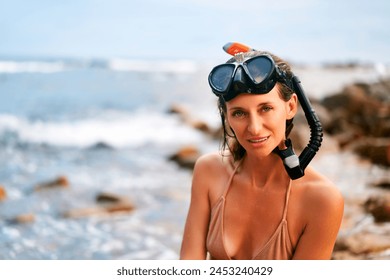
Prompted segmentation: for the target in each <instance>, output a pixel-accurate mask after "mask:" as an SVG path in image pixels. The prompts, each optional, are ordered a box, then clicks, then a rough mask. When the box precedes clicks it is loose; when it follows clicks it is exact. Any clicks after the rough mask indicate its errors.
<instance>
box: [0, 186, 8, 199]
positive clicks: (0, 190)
mask: <svg viewBox="0 0 390 280" xmlns="http://www.w3.org/2000/svg"><path fill="white" fill-rule="evenodd" d="M6 198H7V192H6V191H5V188H4V187H3V186H1V185H0V201H3V200H5V199H6Z"/></svg>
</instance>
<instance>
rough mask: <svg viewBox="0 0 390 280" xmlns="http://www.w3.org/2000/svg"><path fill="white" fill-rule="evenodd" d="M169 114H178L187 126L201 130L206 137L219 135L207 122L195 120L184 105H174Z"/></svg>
mask: <svg viewBox="0 0 390 280" xmlns="http://www.w3.org/2000/svg"><path fill="white" fill-rule="evenodd" d="M168 113H170V114H177V115H178V116H179V118H180V119H181V121H183V122H184V123H185V124H186V125H188V126H190V127H192V128H194V129H196V130H199V131H201V132H203V133H205V134H206V135H209V136H211V137H215V134H216V133H217V132H216V131H214V130H213V129H212V128H211V127H210V126H209V125H208V124H207V123H206V122H205V121H201V120H197V119H194V118H193V117H192V116H191V114H190V113H189V112H188V110H187V109H186V108H185V107H184V106H182V105H178V104H173V105H172V106H171V108H170V109H169V110H168Z"/></svg>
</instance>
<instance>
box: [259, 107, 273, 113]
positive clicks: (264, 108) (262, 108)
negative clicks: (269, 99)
mask: <svg viewBox="0 0 390 280" xmlns="http://www.w3.org/2000/svg"><path fill="white" fill-rule="evenodd" d="M272 109H273V108H272V107H271V106H269V105H265V106H263V107H261V111H262V112H269V111H271V110H272Z"/></svg>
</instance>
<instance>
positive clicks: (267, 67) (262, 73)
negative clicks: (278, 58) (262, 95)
mask: <svg viewBox="0 0 390 280" xmlns="http://www.w3.org/2000/svg"><path fill="white" fill-rule="evenodd" d="M246 67H247V69H248V72H249V74H250V76H251V78H252V80H253V81H254V82H255V83H256V84H260V83H261V82H263V81H264V80H266V79H267V78H268V77H269V76H270V75H271V72H272V70H273V63H272V61H271V60H270V59H268V58H267V57H264V56H261V57H256V58H254V59H251V60H249V61H248V62H247V63H246Z"/></svg>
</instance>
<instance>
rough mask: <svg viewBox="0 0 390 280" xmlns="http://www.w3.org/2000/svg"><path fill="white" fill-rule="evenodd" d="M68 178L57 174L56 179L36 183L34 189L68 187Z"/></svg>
mask: <svg viewBox="0 0 390 280" xmlns="http://www.w3.org/2000/svg"><path fill="white" fill-rule="evenodd" d="M69 185H70V184H69V180H68V178H67V177H65V176H58V177H57V178H56V179H54V180H52V181H48V182H43V183H39V184H37V185H36V186H35V187H34V189H35V190H36V191H41V190H45V189H52V188H67V187H69Z"/></svg>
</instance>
